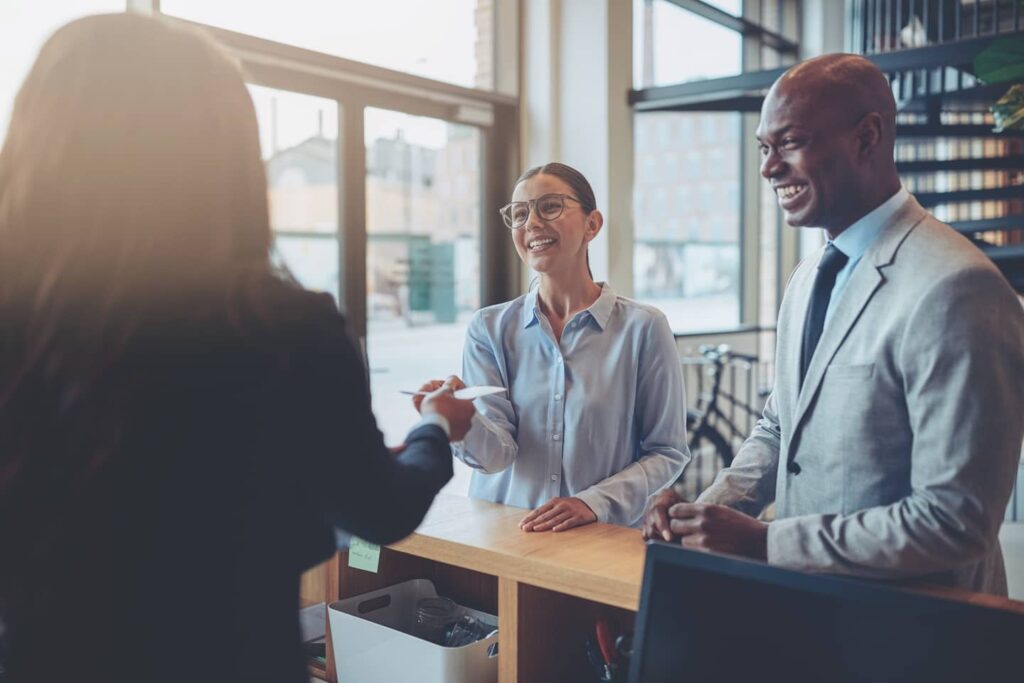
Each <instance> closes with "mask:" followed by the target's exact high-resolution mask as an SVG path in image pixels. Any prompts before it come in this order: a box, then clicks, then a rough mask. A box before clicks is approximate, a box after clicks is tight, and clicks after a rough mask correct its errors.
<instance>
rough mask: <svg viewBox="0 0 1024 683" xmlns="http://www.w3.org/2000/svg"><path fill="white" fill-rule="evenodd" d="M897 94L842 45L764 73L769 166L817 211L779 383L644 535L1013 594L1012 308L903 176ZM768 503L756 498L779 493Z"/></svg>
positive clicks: (987, 267) (1006, 294)
mask: <svg viewBox="0 0 1024 683" xmlns="http://www.w3.org/2000/svg"><path fill="white" fill-rule="evenodd" d="M895 128H896V104H895V102H894V100H893V96H892V91H891V90H890V88H889V84H888V83H887V81H886V79H885V77H884V76H883V74H882V73H881V72H880V71H879V70H878V69H877V68H876V67H875V66H874V65H873V64H872V63H871V62H869V61H868V60H866V59H864V58H862V57H858V56H854V55H829V56H825V57H820V58H817V59H812V60H809V61H807V62H804V63H802V64H799V65H797V66H795V67H793V68H792V69H790V70H789V71H787V72H786V73H785V74H783V76H782V77H781V78H779V80H778V81H776V83H775V84H774V85H773V86H772V88H771V90H770V91H769V93H768V95H767V97H766V98H765V101H764V105H763V107H762V110H761V122H760V125H759V126H758V129H757V140H758V143H759V145H760V149H761V155H762V158H763V161H762V163H761V175H763V176H764V177H765V179H767V180H768V181H769V182H770V183H771V185H772V188H773V189H774V190H775V193H776V195H777V197H778V202H779V205H780V206H781V207H782V210H783V212H784V213H785V216H786V221H787V222H788V223H789V224H790V225H792V226H795V227H800V228H823V229H824V230H825V233H826V237H827V238H828V242H827V244H826V246H825V247H823V248H822V249H820V250H818V251H817V252H816V253H815V254H813V255H812V256H810V257H809V258H807V259H805V260H804V261H803V262H802V263H800V265H799V266H797V268H796V270H795V271H794V273H793V275H792V277H791V279H790V282H789V285H788V286H787V289H786V294H785V297H784V299H783V302H782V306H781V309H780V311H779V322H778V348H777V356H776V384H775V389H774V391H773V393H772V395H771V396H770V397H769V399H768V401H767V404H766V406H765V409H764V414H763V416H762V418H761V420H760V421H759V422H758V424H757V426H756V427H755V429H754V431H753V433H752V434H751V436H750V438H748V439H747V441H746V442H745V443H744V444H743V446H742V447H741V448H740V450H739V452H738V453H737V455H736V458H735V459H734V460H733V463H732V465H731V466H730V467H729V468H727V469H725V470H723V471H722V472H721V473H720V474H719V476H718V477H717V478H716V479H715V481H714V483H713V484H712V485H711V487H710V488H708V489H707V490H706V491H705V492H704V493H703V494H702V495H701V496H700V498H698V500H697V502H696V503H693V504H691V503H686V502H681V500H680V499H679V498H678V497H677V496H676V495H675V494H674V493H673V492H671V491H667V492H663V493H662V494H660V495H659V496H657V497H656V498H654V499H652V501H651V505H650V506H649V509H648V513H647V515H646V516H645V526H644V531H645V534H646V535H647V536H648V537H654V538H663V539H664V540H673V539H679V540H681V542H682V544H683V545H684V546H688V547H693V548H700V549H706V550H711V551H717V552H725V553H730V554H736V555H745V556H749V557H754V558H760V559H767V560H768V562H770V563H772V564H776V565H781V566H784V567H789V568H793V569H800V570H809V571H818V572H828V573H834V574H848V575H856V576H862V577H870V578H878V579H907V578H915V579H923V580H925V581H927V582H931V583H938V584H944V585H948V586H955V587H961V588H967V589H972V590H977V591H984V592H989V593H994V594H1000V595H1005V594H1006V577H1005V572H1004V569H1003V559H1002V554H1001V552H1000V549H999V541H998V538H997V533H998V530H999V525H1000V522H1001V521H1002V518H1003V514H1004V511H1005V509H1006V504H1007V500H1008V498H1009V495H1010V492H1011V488H1012V485H1013V479H1014V473H1015V470H1016V467H1017V463H1018V459H1019V457H1020V452H1021V440H1022V438H1024V436H1022V435H1024V312H1022V308H1021V304H1020V301H1019V300H1018V298H1017V296H1016V295H1015V294H1014V292H1013V291H1012V290H1011V288H1010V286H1009V285H1008V284H1007V282H1006V281H1005V280H1004V279H1003V277H1002V276H1001V275H1000V273H999V271H998V270H997V269H996V268H995V267H994V266H993V265H992V263H991V262H990V261H989V260H988V259H987V258H985V256H984V255H983V254H982V253H981V252H980V251H979V250H978V249H977V248H975V247H974V246H973V245H972V244H971V243H970V242H969V241H968V240H967V239H966V238H964V237H963V236H961V235H959V234H958V233H956V232H955V231H954V230H952V229H951V228H950V227H949V226H947V225H945V224H943V223H941V222H939V221H938V220H936V219H935V218H934V217H933V216H931V215H930V214H929V213H928V212H926V211H925V210H924V209H922V208H921V206H920V204H918V203H917V201H916V200H915V199H914V198H913V197H912V196H911V195H910V194H909V193H908V192H907V191H906V190H905V189H903V187H902V186H901V184H900V180H899V177H898V175H897V173H896V166H895V163H894V161H893V146H894V141H895ZM773 501H774V502H775V504H776V511H775V520H774V521H772V522H770V523H765V522H762V521H759V520H758V519H757V516H758V515H759V514H760V513H761V512H762V511H763V509H764V508H765V507H766V506H767V505H768V504H769V503H772V502H773Z"/></svg>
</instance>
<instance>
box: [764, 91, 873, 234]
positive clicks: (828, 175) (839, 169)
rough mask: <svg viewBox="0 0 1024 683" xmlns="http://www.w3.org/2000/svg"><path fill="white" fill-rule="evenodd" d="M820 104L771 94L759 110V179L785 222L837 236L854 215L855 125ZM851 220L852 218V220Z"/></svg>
mask: <svg viewBox="0 0 1024 683" xmlns="http://www.w3.org/2000/svg"><path fill="white" fill-rule="evenodd" d="M849 119H850V116H849V113H848V112H844V111H842V110H841V109H840V108H839V107H836V106H832V105H830V104H829V103H827V102H826V101H823V100H821V99H818V100H817V101H816V100H815V98H813V97H810V96H807V95H805V94H801V93H799V92H787V91H786V89H785V88H773V89H772V91H771V92H769V94H768V97H766V98H765V101H764V106H763V107H762V108H761V122H760V125H758V128H757V140H758V144H759V146H760V149H761V175H762V176H764V177H765V179H767V180H768V181H769V182H770V183H771V185H772V189H773V190H774V191H775V195H776V197H777V198H778V201H779V206H780V207H781V208H782V210H783V212H785V214H786V222H787V223H789V224H790V225H792V226H795V227H819V228H826V229H829V230H830V232H831V231H838V232H841V231H842V230H843V229H845V228H846V227H847V226H848V225H849V224H850V222H852V220H851V216H852V215H853V214H855V213H856V209H855V208H854V206H853V205H854V204H855V203H856V197H857V194H858V189H857V188H858V186H859V182H860V181H859V169H858V164H857V159H858V152H857V147H858V145H857V136H856V126H855V125H854V124H855V123H856V122H855V121H854V122H851V121H850V120H849ZM853 218H856V217H855V216H854V217H853Z"/></svg>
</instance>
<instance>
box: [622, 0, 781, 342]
mask: <svg viewBox="0 0 1024 683" xmlns="http://www.w3.org/2000/svg"><path fill="white" fill-rule="evenodd" d="M633 8H634V20H635V21H634V32H635V33H634V47H635V52H634V81H635V83H636V84H637V88H636V89H635V90H634V91H633V92H632V93H631V96H630V101H631V102H632V103H633V107H634V150H635V172H634V201H633V206H634V211H635V213H634V219H635V220H634V224H635V240H634V243H635V253H634V262H633V275H634V292H635V294H636V296H637V298H639V299H641V300H645V301H648V302H650V303H652V304H654V305H656V306H658V307H660V308H661V309H662V310H664V311H665V313H666V314H667V315H668V318H669V322H670V323H671V325H672V328H673V329H674V330H675V331H676V332H677V333H690V332H716V331H722V330H726V329H730V328H735V327H736V326H738V325H740V324H741V323H742V324H746V325H759V324H760V325H765V326H771V325H772V324H773V323H774V320H775V311H776V310H777V307H778V303H779V297H778V290H779V280H780V279H781V276H782V273H781V268H780V261H781V257H782V251H781V245H780V227H781V226H780V223H779V216H778V209H777V207H776V205H775V204H774V203H773V202H774V198H773V197H771V196H770V194H766V193H758V192H753V191H752V190H753V188H752V187H751V185H752V184H756V185H758V186H761V185H762V184H763V182H762V179H761V178H760V177H759V173H758V169H757V167H758V159H757V158H756V153H754V151H753V130H754V127H755V126H756V112H757V110H758V109H759V108H760V100H761V96H762V94H763V92H764V89H766V88H767V86H768V85H770V84H771V82H772V81H773V80H774V79H775V77H776V76H777V74H774V75H771V74H770V72H768V71H757V72H756V73H749V71H747V70H746V69H748V68H754V69H759V68H763V67H764V66H766V65H770V66H771V67H775V66H779V65H781V64H788V63H792V62H793V61H794V60H795V59H796V57H797V54H798V52H799V45H798V44H797V43H796V42H795V40H794V37H795V36H796V35H797V34H798V33H799V21H798V18H799V16H800V11H799V10H800V3H799V2H798V0H766V1H765V2H759V3H748V2H743V1H742V0H704V1H703V2H697V1H696V0H634V4H633ZM680 46H685V49H681V47H680ZM787 253H788V252H787Z"/></svg>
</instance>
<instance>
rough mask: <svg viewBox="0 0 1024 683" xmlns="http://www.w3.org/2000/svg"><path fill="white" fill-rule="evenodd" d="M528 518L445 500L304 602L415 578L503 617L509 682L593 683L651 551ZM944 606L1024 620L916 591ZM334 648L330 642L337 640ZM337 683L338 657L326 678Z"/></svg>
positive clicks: (623, 623)
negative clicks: (592, 650) (591, 643)
mask: <svg viewBox="0 0 1024 683" xmlns="http://www.w3.org/2000/svg"><path fill="white" fill-rule="evenodd" d="M526 513H527V511H526V510H522V509H519V508H513V507H507V506H504V505H496V504H493V503H486V502H483V501H478V500H471V499H469V498H464V497H462V496H449V495H442V496H438V498H437V500H436V501H435V502H434V505H433V506H432V508H431V510H430V512H429V513H428V514H427V517H426V519H425V520H424V522H423V524H421V525H420V527H419V529H417V531H416V532H415V533H414V534H412V535H411V536H409V537H408V538H406V539H404V540H402V541H400V542H398V543H395V544H393V545H391V546H389V547H387V548H384V549H382V551H381V558H380V567H379V569H378V572H377V573H376V574H374V573H369V572H364V571H360V570H357V569H352V568H350V567H349V566H348V558H347V553H344V552H343V553H339V554H338V556H337V557H336V558H335V559H334V560H332V561H331V562H330V563H327V564H325V565H322V566H321V567H320V568H319V572H320V574H319V577H320V578H319V580H320V581H321V585H326V587H327V588H326V591H325V592H324V593H323V595H322V596H315V595H312V594H311V588H310V587H311V586H313V585H314V584H315V583H316V580H313V579H309V580H305V579H304V582H303V590H304V591H305V594H304V596H303V598H304V600H305V599H307V598H309V599H314V598H317V597H319V599H321V600H325V601H326V602H331V601H333V600H338V599H343V598H348V597H351V596H354V595H359V594H361V593H366V592H369V591H372V590H376V589H378V588H382V587H384V586H388V585H392V584H395V583H400V582H402V581H406V580H408V579H413V578H426V579H430V580H431V581H433V582H434V585H435V587H436V588H437V590H438V593H440V594H442V595H447V596H449V597H451V598H452V599H454V600H455V601H456V602H458V603H460V604H463V605H466V606H468V607H472V608H475V609H479V610H483V611H485V612H489V613H491V614H495V613H496V614H497V615H498V622H499V623H498V629H499V657H498V662H499V681H500V682H501V683H514V682H516V681H524V682H527V681H528V682H529V683H546V682H548V681H551V682H559V683H562V682H565V681H576V680H590V678H588V677H590V676H592V674H591V672H590V670H589V668H588V665H587V663H586V658H585V655H584V650H583V641H584V640H585V639H586V638H588V637H589V638H592V637H593V632H594V624H595V621H596V620H597V619H598V618H604V619H607V620H608V621H609V622H610V623H611V624H612V626H613V629H615V630H618V631H620V632H621V631H625V630H631V629H632V627H633V621H634V617H635V612H636V610H637V609H638V608H639V602H640V587H641V583H642V581H643V565H644V555H645V552H646V546H645V544H644V541H643V540H642V538H641V536H640V532H639V531H638V530H636V529H628V528H624V527H618V526H613V525H609V524H591V525H587V526H583V527H579V528H576V529H570V530H569V531H565V532H560V533H557V534H556V533H553V532H542V533H526V532H523V531H521V530H520V529H519V520H521V519H522V518H523V516H524V515H525V514H526ZM908 588H913V589H915V590H924V591H925V592H929V593H932V594H935V595H939V596H941V597H946V598H950V599H957V600H966V601H969V602H973V603H975V604H983V605H986V606H989V607H998V608H1003V609H1011V610H1014V611H1020V612H1024V603H1022V602H1017V601H1013V600H1006V599H1002V598H997V597H994V596H988V595H980V594H977V593H969V592H966V591H958V590H953V589H947V588H934V587H921V586H908ZM328 642H329V640H328ZM325 673H326V675H327V676H328V677H329V678H330V680H332V681H333V680H335V669H334V661H333V654H332V653H331V651H330V649H328V667H327V671H326V672H325Z"/></svg>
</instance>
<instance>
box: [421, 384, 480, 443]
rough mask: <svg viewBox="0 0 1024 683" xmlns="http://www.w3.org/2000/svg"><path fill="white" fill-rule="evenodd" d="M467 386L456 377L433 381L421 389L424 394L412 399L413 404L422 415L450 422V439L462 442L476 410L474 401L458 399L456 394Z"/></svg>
mask: <svg viewBox="0 0 1024 683" xmlns="http://www.w3.org/2000/svg"><path fill="white" fill-rule="evenodd" d="M465 386H466V385H465V383H463V381H462V380H461V379H459V378H458V377H456V376H455V375H450V376H449V377H448V379H446V380H444V381H442V380H439V379H432V380H430V381H429V382H427V383H426V384H424V385H423V386H421V387H420V388H419V391H420V392H423V393H422V394H418V395H416V396H413V397H412V404H413V405H414V406H415V407H416V410H418V411H419V412H420V415H440V416H441V417H443V418H445V419H446V420H448V428H449V435H448V436H449V439H450V440H451V441H462V439H464V438H465V436H466V432H468V431H469V427H470V424H471V420H472V419H473V414H474V413H476V408H474V407H473V401H472V400H463V399H457V398H455V396H453V394H454V392H455V391H457V390H459V389H462V388H464V387H465Z"/></svg>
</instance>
